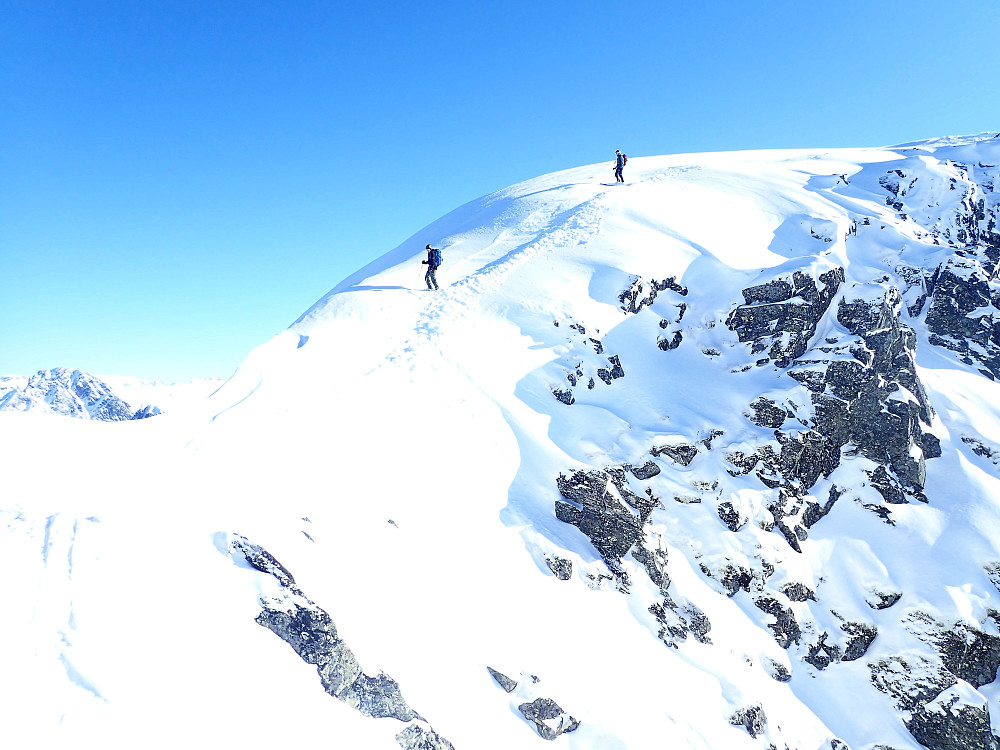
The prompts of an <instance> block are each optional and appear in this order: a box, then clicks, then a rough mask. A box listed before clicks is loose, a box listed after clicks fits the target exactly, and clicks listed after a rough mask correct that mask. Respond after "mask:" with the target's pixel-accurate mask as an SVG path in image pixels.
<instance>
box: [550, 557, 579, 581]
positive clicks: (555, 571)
mask: <svg viewBox="0 0 1000 750" xmlns="http://www.w3.org/2000/svg"><path fill="white" fill-rule="evenodd" d="M545 564H546V565H548V566H549V570H551V571H552V575H554V576H555V577H556V578H558V579H559V580H560V581H568V580H569V579H570V578H572V577H573V561H572V560H567V559H566V558H564V557H559V556H558V555H549V556H548V557H546V558H545Z"/></svg>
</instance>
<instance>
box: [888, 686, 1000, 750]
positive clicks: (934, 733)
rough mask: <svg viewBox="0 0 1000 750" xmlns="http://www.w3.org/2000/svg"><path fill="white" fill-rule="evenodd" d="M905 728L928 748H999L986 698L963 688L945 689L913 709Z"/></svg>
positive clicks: (959, 749) (963, 749)
mask: <svg viewBox="0 0 1000 750" xmlns="http://www.w3.org/2000/svg"><path fill="white" fill-rule="evenodd" d="M906 728H907V729H908V730H909V731H910V734H912V735H913V737H914V738H915V739H916V740H917V742H919V743H920V744H921V745H923V746H924V747H926V748H927V749H928V750H969V748H977V750H997V747H998V738H997V737H996V736H995V735H994V734H993V732H992V730H991V727H990V714H989V711H988V710H987V706H986V701H985V699H983V698H982V696H979V695H978V694H974V695H973V696H969V695H965V694H964V691H959V690H954V689H953V690H946V691H944V692H943V693H942V694H941V695H939V696H938V697H937V698H935V699H934V700H932V701H930V702H929V703H927V704H925V705H923V706H921V707H920V708H918V709H916V710H914V711H913V712H912V717H911V718H910V720H909V721H907V722H906Z"/></svg>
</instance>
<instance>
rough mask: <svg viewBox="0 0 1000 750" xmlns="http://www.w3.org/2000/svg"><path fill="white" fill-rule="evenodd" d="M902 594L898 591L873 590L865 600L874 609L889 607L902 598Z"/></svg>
mask: <svg viewBox="0 0 1000 750" xmlns="http://www.w3.org/2000/svg"><path fill="white" fill-rule="evenodd" d="M902 596H903V595H902V594H900V593H899V592H896V591H890V592H881V591H872V592H871V593H870V594H869V595H868V597H867V598H866V599H865V601H866V602H867V603H868V606H869V607H871V608H872V609H888V608H889V607H891V606H892V605H893V604H895V603H896V602H898V601H899V600H900V599H901V598H902Z"/></svg>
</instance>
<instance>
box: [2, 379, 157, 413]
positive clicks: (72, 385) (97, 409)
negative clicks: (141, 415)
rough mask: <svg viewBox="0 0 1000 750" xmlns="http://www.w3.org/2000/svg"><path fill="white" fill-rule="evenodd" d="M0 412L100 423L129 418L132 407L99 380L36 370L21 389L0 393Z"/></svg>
mask: <svg viewBox="0 0 1000 750" xmlns="http://www.w3.org/2000/svg"><path fill="white" fill-rule="evenodd" d="M0 411H48V412H53V413H56V414H63V415H65V416H68V417H76V418H77V419H97V420H100V421H104V422H123V421H127V420H129V419H132V416H133V410H132V407H130V406H129V405H128V404H127V403H125V402H124V401H122V400H121V399H120V398H118V397H117V396H116V395H115V394H114V393H112V392H111V389H110V388H109V387H108V385H107V384H106V383H104V382H103V381H102V380H99V379H98V378H95V377H94V376H93V375H89V374H88V373H85V372H81V371H80V370H71V369H69V368H67V367H57V368H55V369H54V370H39V371H38V372H37V373H36V374H34V375H32V376H31V377H30V378H29V379H28V381H27V383H26V384H25V385H24V386H22V387H20V388H13V389H11V390H8V391H6V392H4V393H2V394H0ZM146 416H149V415H146Z"/></svg>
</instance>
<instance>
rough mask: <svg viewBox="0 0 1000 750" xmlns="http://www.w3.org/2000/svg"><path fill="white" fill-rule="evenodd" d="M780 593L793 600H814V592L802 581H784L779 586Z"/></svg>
mask: <svg viewBox="0 0 1000 750" xmlns="http://www.w3.org/2000/svg"><path fill="white" fill-rule="evenodd" d="M781 593H782V594H784V595H785V596H787V597H788V598H789V600H791V601H793V602H804V601H806V600H807V599H811V600H812V601H816V592H815V591H813V590H812V589H810V588H809V587H808V586H806V585H805V584H802V583H798V582H793V583H786V584H785V585H784V586H782V587H781Z"/></svg>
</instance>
